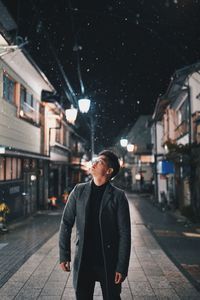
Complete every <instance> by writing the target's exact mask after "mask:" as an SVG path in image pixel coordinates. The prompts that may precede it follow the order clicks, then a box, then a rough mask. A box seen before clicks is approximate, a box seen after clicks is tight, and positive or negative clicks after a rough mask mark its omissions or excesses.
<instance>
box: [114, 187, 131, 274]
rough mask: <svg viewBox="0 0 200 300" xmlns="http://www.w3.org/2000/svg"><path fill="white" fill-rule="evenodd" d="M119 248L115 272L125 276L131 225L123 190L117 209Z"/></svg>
mask: <svg viewBox="0 0 200 300" xmlns="http://www.w3.org/2000/svg"><path fill="white" fill-rule="evenodd" d="M117 221H118V233H119V248H118V261H117V268H116V272H119V273H121V274H122V276H123V277H124V278H125V277H126V276H127V273H128V265H129V259H130V250H131V225H130V212H129V205H128V200H127V198H126V196H125V194H124V192H123V194H122V197H121V199H120V201H119V206H118V210H117Z"/></svg>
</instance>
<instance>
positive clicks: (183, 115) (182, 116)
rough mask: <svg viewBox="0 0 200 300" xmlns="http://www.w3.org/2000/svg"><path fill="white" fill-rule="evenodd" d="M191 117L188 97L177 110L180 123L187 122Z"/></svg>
mask: <svg viewBox="0 0 200 300" xmlns="http://www.w3.org/2000/svg"><path fill="white" fill-rule="evenodd" d="M188 118H189V107H188V99H186V100H185V101H184V102H183V104H182V105H181V106H180V108H179V110H178V111H177V119H178V125H180V124H181V123H183V122H187V121H188Z"/></svg>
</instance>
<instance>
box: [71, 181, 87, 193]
mask: <svg viewBox="0 0 200 300" xmlns="http://www.w3.org/2000/svg"><path fill="white" fill-rule="evenodd" d="M88 185H90V181H88V182H81V183H77V184H76V186H75V188H74V189H75V190H76V191H83V190H84V188H85V187H86V186H88Z"/></svg>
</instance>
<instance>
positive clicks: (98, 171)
mask: <svg viewBox="0 0 200 300" xmlns="http://www.w3.org/2000/svg"><path fill="white" fill-rule="evenodd" d="M111 170H112V169H111V168H109V166H108V163H107V160H106V157H105V156H104V155H100V156H98V157H97V158H95V159H94V161H93V162H92V167H91V169H90V172H91V174H92V175H93V176H102V177H107V176H108V175H109V174H110V171H111Z"/></svg>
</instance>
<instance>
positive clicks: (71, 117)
mask: <svg viewBox="0 0 200 300" xmlns="http://www.w3.org/2000/svg"><path fill="white" fill-rule="evenodd" d="M77 113H78V110H77V109H76V108H74V107H73V105H71V108H69V109H66V110H65V116H66V119H67V121H68V122H69V123H70V124H74V123H75V121H76V118H77Z"/></svg>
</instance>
